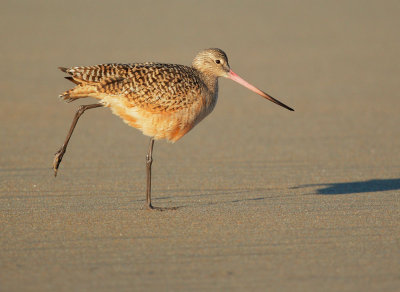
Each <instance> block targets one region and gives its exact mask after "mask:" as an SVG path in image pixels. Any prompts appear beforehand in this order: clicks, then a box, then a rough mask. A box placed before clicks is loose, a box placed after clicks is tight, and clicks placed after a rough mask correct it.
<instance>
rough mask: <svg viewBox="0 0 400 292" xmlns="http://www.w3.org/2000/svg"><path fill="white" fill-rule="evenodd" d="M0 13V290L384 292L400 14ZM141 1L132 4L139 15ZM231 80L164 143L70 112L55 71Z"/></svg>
mask: <svg viewBox="0 0 400 292" xmlns="http://www.w3.org/2000/svg"><path fill="white" fill-rule="evenodd" d="M135 2H136V1H107V4H104V3H106V2H105V1H104V2H102V3H103V4H102V3H98V2H96V1H57V3H58V4H57V3H55V2H53V1H34V2H33V1H3V2H2V5H1V11H0V27H1V30H0V35H1V45H0V50H1V51H0V61H1V62H0V64H1V69H0V74H1V76H0V77H1V78H0V88H1V96H0V135H1V139H0V150H1V152H0V180H1V181H0V290H1V291H144V290H148V291H191V290H194V291H197V290H199V291H200V290H202V291H227V290H229V291H230V290H235V291H400V246H399V244H400V228H399V227H400V216H399V215H400V212H399V207H400V204H399V197H400V153H399V152H400V111H399V110H400V82H399V81H400V79H399V78H400V61H399V60H400V59H399V52H400V34H399V27H400V4H399V2H398V1H273V2H270V3H269V4H262V3H263V1H241V2H239V1H235V2H234V1H187V2H183V1H182V2H181V1H159V2H158V1H140V2H138V3H135ZM143 2H145V3H143ZM208 47H220V48H222V49H224V50H225V51H226V53H227V54H228V57H229V60H230V64H231V67H232V69H233V70H234V71H235V72H236V73H238V74H239V75H241V76H242V77H243V78H245V79H247V80H248V81H250V82H251V83H253V84H255V85H256V86H258V87H260V88H261V89H263V90H265V91H266V92H268V93H270V94H271V95H272V96H274V97H277V98H279V99H280V100H282V101H283V102H285V103H287V104H288V105H290V106H292V107H294V108H295V110H296V111H295V112H289V111H287V110H285V109H282V108H280V107H278V106H276V105H274V104H273V103H270V102H268V101H266V100H264V99H263V98H261V97H259V96H257V95H256V94H254V93H252V92H250V91H248V90H246V89H245V88H243V87H241V86H240V85H238V84H235V83H234V82H231V81H229V80H221V82H220V95H219V96H220V98H219V101H218V104H217V107H216V109H215V110H214V112H213V113H212V114H211V115H210V116H209V117H208V118H206V119H205V120H204V121H203V122H202V123H201V124H199V125H198V126H197V127H196V128H195V129H194V130H193V131H191V132H190V133H189V134H188V135H187V136H185V137H184V138H183V139H182V140H181V141H179V142H178V143H175V144H168V143H166V142H156V144H155V148H154V164H153V172H154V180H153V197H154V204H155V205H157V206H169V207H173V206H178V207H179V208H178V210H175V211H166V212H152V211H147V210H145V209H143V206H144V203H145V195H144V191H145V162H144V161H145V153H146V151H147V145H148V137H145V136H143V135H142V134H141V133H140V132H139V131H137V130H136V129H133V128H130V127H128V126H126V125H125V124H124V123H122V122H121V120H120V119H119V118H118V117H116V116H114V115H112V114H111V112H110V110H109V109H96V110H91V111H88V112H87V113H85V114H84V116H83V117H82V118H81V120H80V121H79V123H78V126H77V129H76V131H75V133H74V136H73V137H72V140H71V143H70V145H69V149H68V151H67V153H66V155H65V156H64V161H63V163H62V165H61V168H60V171H59V176H58V177H57V178H54V177H53V172H52V169H51V164H52V159H53V154H54V153H55V152H56V150H57V149H58V148H59V147H60V146H61V144H62V142H63V140H64V138H65V135H66V133H67V130H68V128H69V125H70V122H71V120H72V117H73V115H74V112H75V111H76V108H77V106H78V104H88V103H91V102H92V101H90V100H81V101H79V102H76V103H72V104H66V103H64V102H62V101H60V100H59V99H58V98H57V97H58V94H60V93H61V92H63V91H64V90H66V89H68V88H69V87H70V86H71V84H70V83H69V82H68V81H66V80H65V79H63V76H64V75H63V73H62V72H60V71H58V70H57V67H58V66H74V65H93V64H98V63H108V62H121V63H122V62H136V61H161V62H172V63H180V64H190V63H191V60H192V58H193V57H194V55H195V54H196V53H197V52H198V51H199V50H201V49H203V48H208Z"/></svg>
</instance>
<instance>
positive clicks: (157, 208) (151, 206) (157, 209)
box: [147, 204, 179, 212]
mask: <svg viewBox="0 0 400 292" xmlns="http://www.w3.org/2000/svg"><path fill="white" fill-rule="evenodd" d="M178 208H179V207H154V206H153V205H151V204H150V205H147V210H155V211H160V212H162V211H172V210H177V209H178Z"/></svg>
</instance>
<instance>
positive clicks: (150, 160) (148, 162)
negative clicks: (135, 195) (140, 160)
mask: <svg viewBox="0 0 400 292" xmlns="http://www.w3.org/2000/svg"><path fill="white" fill-rule="evenodd" d="M153 145H154V139H153V138H150V144H149V151H148V153H147V155H146V173H147V188H146V202H147V208H148V209H154V207H153V206H152V205H151V164H152V163H153Z"/></svg>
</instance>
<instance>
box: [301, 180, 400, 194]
mask: <svg viewBox="0 0 400 292" xmlns="http://www.w3.org/2000/svg"><path fill="white" fill-rule="evenodd" d="M311 186H324V187H322V188H320V189H318V190H317V194H319V195H344V194H354V193H370V192H383V191H392V190H398V189H400V178H393V179H371V180H367V181H357V182H346V183H330V184H312V185H302V186H299V187H295V188H296V189H297V188H303V187H311Z"/></svg>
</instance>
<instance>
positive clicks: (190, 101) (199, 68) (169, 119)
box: [53, 49, 293, 210]
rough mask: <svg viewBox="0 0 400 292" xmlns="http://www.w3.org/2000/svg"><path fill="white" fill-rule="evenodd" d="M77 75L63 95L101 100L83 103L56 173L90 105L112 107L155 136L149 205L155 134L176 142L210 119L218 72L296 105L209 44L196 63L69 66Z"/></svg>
mask: <svg viewBox="0 0 400 292" xmlns="http://www.w3.org/2000/svg"><path fill="white" fill-rule="evenodd" d="M60 69H61V71H63V72H65V73H68V74H69V75H71V76H68V77H65V78H66V79H68V80H70V81H72V82H74V83H75V84H76V86H75V87H74V88H73V89H71V90H68V91H66V92H64V93H63V94H62V95H60V97H61V98H62V99H64V100H66V101H74V100H76V99H78V98H84V97H93V98H96V99H98V100H99V103H96V104H89V105H83V106H80V107H79V109H78V111H77V112H76V114H75V117H74V119H73V121H72V125H71V128H70V130H69V132H68V135H67V137H66V139H65V142H64V144H63V145H62V146H61V148H60V149H59V150H58V151H57V153H56V154H55V157H54V162H53V168H54V175H55V176H56V175H57V170H58V167H59V165H60V163H61V160H62V158H63V155H64V154H65V151H66V149H67V145H68V142H69V139H70V138H71V135H72V133H73V131H74V129H75V126H76V123H77V122H78V119H79V117H80V116H81V115H82V114H83V113H84V112H85V111H86V110H88V109H92V108H97V107H102V106H105V107H109V108H111V110H112V112H113V113H114V114H116V115H117V116H120V117H121V118H122V119H123V120H124V122H125V123H127V124H128V125H130V126H132V127H135V128H137V129H139V130H141V131H142V132H143V134H144V135H147V136H150V144H149V149H148V153H147V155H146V171H147V189H146V201H147V207H148V208H149V209H158V210H162V208H155V207H153V206H152V204H151V164H152V162H153V158H152V153H153V145H154V140H159V139H167V140H168V141H171V142H175V141H177V140H179V139H180V138H182V137H183V136H184V135H185V134H186V133H187V132H189V131H190V130H191V129H192V128H193V127H194V126H195V125H196V124H198V123H199V122H200V121H201V120H202V119H204V118H205V117H206V116H207V115H208V114H209V113H210V112H211V111H212V110H213V109H214V107H215V104H216V102H217V97H218V77H225V78H229V79H231V80H233V81H236V82H238V83H239V84H241V85H243V86H245V87H247V88H248V89H250V90H252V91H254V92H255V93H257V94H259V95H261V96H262V97H264V98H266V99H268V100H270V101H272V102H274V103H276V104H278V105H280V106H282V107H284V108H286V109H288V110H291V111H293V109H292V108H290V107H288V106H287V105H285V104H283V103H281V102H280V101H278V100H276V99H274V98H273V97H271V96H269V95H268V94H266V93H265V92H263V91H261V90H259V89H258V88H256V87H254V86H253V85H251V84H249V83H247V82H246V81H245V80H243V79H242V78H240V77H239V76H238V75H237V74H236V73H234V72H233V71H232V70H231V69H230V67H229V63H228V58H227V56H226V54H225V53H224V52H223V51H222V50H220V49H207V50H204V51H201V52H200V53H198V54H197V56H196V57H195V58H194V60H193V62H192V66H191V67H188V66H183V65H172V64H161V63H134V64H104V65H97V66H90V67H72V68H63V67H60Z"/></svg>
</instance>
